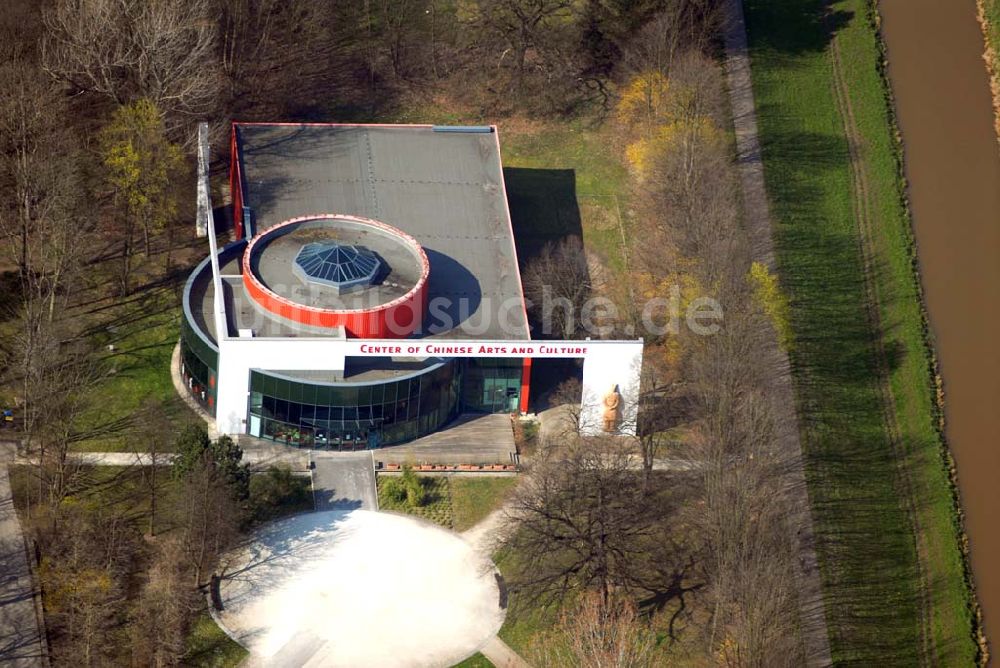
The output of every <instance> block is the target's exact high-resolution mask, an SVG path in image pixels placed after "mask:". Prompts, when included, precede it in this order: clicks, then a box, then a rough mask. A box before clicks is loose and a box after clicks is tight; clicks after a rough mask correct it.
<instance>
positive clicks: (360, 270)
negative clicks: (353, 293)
mask: <svg viewBox="0 0 1000 668" xmlns="http://www.w3.org/2000/svg"><path fill="white" fill-rule="evenodd" d="M381 268H382V262H381V260H379V258H378V256H377V255H375V253H373V252H371V251H370V250H368V249H367V248H365V247H364V246H353V245H349V244H340V243H337V242H336V241H325V242H321V243H308V244H306V245H304V246H303V247H302V248H301V249H300V250H299V252H298V254H297V255H296V256H295V261H294V262H293V263H292V272H293V273H294V274H295V275H296V276H298V277H299V278H300V279H301V280H303V281H305V282H306V283H318V284H320V285H324V286H328V287H332V288H334V289H335V290H337V291H338V292H341V291H343V290H348V289H350V288H353V287H357V286H359V285H371V283H372V281H374V280H375V277H376V276H377V275H378V273H379V271H380V270H381Z"/></svg>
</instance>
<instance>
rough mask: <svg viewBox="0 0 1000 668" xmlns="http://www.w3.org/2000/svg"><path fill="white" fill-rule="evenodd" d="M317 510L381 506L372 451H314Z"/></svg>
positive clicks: (314, 486) (314, 489) (375, 508)
mask: <svg viewBox="0 0 1000 668" xmlns="http://www.w3.org/2000/svg"><path fill="white" fill-rule="evenodd" d="M313 457H314V458H315V461H316V468H315V469H314V470H313V493H314V494H315V499H316V510H317V511H326V510H378V502H377V501H376V494H375V470H374V469H373V468H372V456H371V453H369V452H321V453H313Z"/></svg>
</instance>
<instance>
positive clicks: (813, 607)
mask: <svg viewBox="0 0 1000 668" xmlns="http://www.w3.org/2000/svg"><path fill="white" fill-rule="evenodd" d="M725 10H726V19H727V20H726V34H725V42H726V82H727V87H728V89H729V101H730V105H731V107H732V112H733V125H734V126H735V131H736V155H737V163H738V167H739V178H740V187H741V190H742V195H743V218H744V221H745V223H746V227H747V231H748V233H749V236H750V246H751V255H752V257H753V259H754V260H755V261H757V262H761V263H763V264H765V265H767V266H768V267H769V268H770V269H771V270H774V269H775V258H774V240H773V235H774V230H773V226H772V222H771V215H770V210H769V207H768V201H767V190H766V188H765V185H764V165H763V161H762V158H761V149H760V138H759V137H758V134H757V115H756V110H755V103H754V96H753V83H752V81H751V77H750V56H749V53H748V49H747V33H746V25H745V21H744V17H743V3H742V0H726V3H725ZM763 354H764V355H765V356H766V358H767V361H768V363H769V366H770V367H771V368H772V369H773V370H774V373H773V376H772V383H771V386H770V387H769V388H768V390H769V392H770V395H771V396H772V397H773V399H774V406H775V409H776V410H777V414H776V417H777V420H776V423H777V425H778V433H777V435H776V443H777V445H778V447H779V448H780V449H781V451H782V452H783V454H784V457H785V459H786V460H787V461H788V462H789V463H790V464H791V466H790V471H789V473H788V478H789V479H788V490H787V494H788V498H787V503H788V509H789V515H788V519H789V526H790V528H791V530H792V531H794V532H795V540H796V542H797V544H798V548H799V566H800V571H799V578H798V580H799V581H798V583H796V586H797V589H798V591H799V607H800V621H801V624H802V640H803V644H804V646H805V653H806V661H807V665H810V666H829V665H832V659H831V656H830V640H829V635H828V631H827V625H826V611H825V609H824V600H823V588H822V581H821V578H820V573H819V564H818V562H817V559H816V547H815V544H816V536H815V533H814V531H813V523H812V513H811V509H810V505H809V491H808V488H807V487H806V479H805V469H804V462H803V457H802V444H801V442H800V440H799V424H798V416H797V415H796V412H795V405H796V404H795V389H794V387H793V385H792V374H791V365H790V364H789V360H788V354H787V353H786V352H785V351H783V350H781V349H780V348H779V347H778V343H777V340H776V339H775V338H773V337H772V338H771V340H769V341H768V342H767V344H766V349H765V350H764V351H763Z"/></svg>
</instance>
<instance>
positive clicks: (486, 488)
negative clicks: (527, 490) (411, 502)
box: [448, 476, 517, 531]
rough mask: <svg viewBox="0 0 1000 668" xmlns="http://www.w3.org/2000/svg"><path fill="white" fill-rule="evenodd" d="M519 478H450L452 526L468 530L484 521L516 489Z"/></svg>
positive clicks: (457, 529)
mask: <svg viewBox="0 0 1000 668" xmlns="http://www.w3.org/2000/svg"><path fill="white" fill-rule="evenodd" d="M516 484H517V478H516V477H514V476H510V477H507V478H458V477H455V478H449V479H448V486H449V487H450V489H451V509H452V524H451V528H452V529H454V530H455V531H466V530H468V529H471V528H472V527H474V526H476V525H477V524H479V523H480V522H482V521H483V520H484V519H485V518H486V516H487V515H489V514H490V513H491V512H493V511H494V510H496V509H497V508H499V507H500V505H501V504H502V503H503V501H504V498H505V497H506V496H507V494H508V493H509V492H510V490H512V489H514V486H515V485H516Z"/></svg>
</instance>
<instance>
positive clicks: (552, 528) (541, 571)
mask: <svg viewBox="0 0 1000 668" xmlns="http://www.w3.org/2000/svg"><path fill="white" fill-rule="evenodd" d="M633 454H634V452H633V449H632V446H631V444H630V442H629V441H628V440H626V439H619V438H614V437H593V438H580V439H571V440H567V442H564V443H561V444H559V445H558V446H553V444H549V446H548V447H547V448H546V449H545V451H544V452H542V453H541V454H540V455H538V456H537V457H536V458H535V460H534V461H533V463H532V465H531V467H530V469H529V472H528V475H527V476H526V477H525V479H524V481H523V482H522V484H521V485H520V486H519V487H518V489H517V492H516V493H515V495H514V498H513V500H512V501H511V505H510V506H509V508H510V511H509V516H510V518H511V520H512V522H513V524H512V527H511V530H510V531H508V532H506V535H507V538H506V540H505V542H504V547H505V548H506V549H510V550H512V552H513V553H515V554H517V555H518V559H517V562H518V563H519V564H521V567H520V568H518V569H516V571H515V572H513V573H510V574H509V575H510V582H511V586H512V589H514V590H515V591H517V592H518V594H519V596H522V597H523V599H522V600H526V601H536V602H542V601H553V600H562V599H563V597H565V595H566V594H568V593H569V592H571V591H574V590H576V589H577V588H579V587H583V588H588V589H593V590H595V591H597V592H599V594H600V595H601V597H602V600H604V601H609V600H610V598H611V595H612V592H613V591H614V590H616V589H617V588H619V587H623V586H627V585H629V584H632V583H633V582H635V581H636V579H637V574H638V572H639V571H640V570H641V569H642V568H643V566H642V564H643V561H644V559H643V557H644V555H646V554H647V552H646V547H647V545H646V541H648V540H649V539H650V537H651V536H653V535H654V534H655V528H656V527H657V525H658V524H659V523H660V522H662V521H663V519H664V518H665V517H666V516H667V515H668V511H667V509H665V508H663V507H658V505H657V504H655V503H650V502H649V501H650V500H649V499H648V498H644V494H643V491H642V490H641V486H640V485H639V484H638V482H639V480H638V476H639V472H637V471H635V470H634V469H633V468H632V466H631V460H632V456H633Z"/></svg>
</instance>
